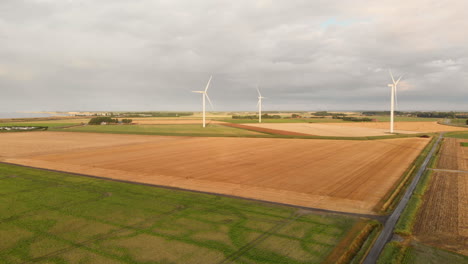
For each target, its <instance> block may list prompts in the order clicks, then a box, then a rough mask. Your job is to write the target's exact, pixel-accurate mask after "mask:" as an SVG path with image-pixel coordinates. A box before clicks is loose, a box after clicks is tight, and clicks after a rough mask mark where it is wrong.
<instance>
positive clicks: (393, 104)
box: [388, 70, 403, 133]
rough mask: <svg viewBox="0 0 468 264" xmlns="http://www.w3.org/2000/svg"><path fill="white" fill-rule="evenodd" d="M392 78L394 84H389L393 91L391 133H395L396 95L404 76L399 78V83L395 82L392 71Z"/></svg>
mask: <svg viewBox="0 0 468 264" xmlns="http://www.w3.org/2000/svg"><path fill="white" fill-rule="evenodd" d="M389 72H390V77H392V82H393V83H392V84H389V85H388V86H389V87H390V89H391V90H392V92H391V99H390V101H391V103H390V104H391V105H390V133H393V131H394V111H395V101H396V100H395V99H396V95H397V84H398V82H400V80H401V77H403V76H400V78H398V80H397V81H395V78H393V74H392V71H390V70H389Z"/></svg>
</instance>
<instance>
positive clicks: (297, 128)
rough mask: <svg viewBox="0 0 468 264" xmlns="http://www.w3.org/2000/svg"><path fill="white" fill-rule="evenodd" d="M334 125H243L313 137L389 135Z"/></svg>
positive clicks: (383, 131)
mask: <svg viewBox="0 0 468 264" xmlns="http://www.w3.org/2000/svg"><path fill="white" fill-rule="evenodd" d="M339 124H346V123H338V124H336V123H334V125H333V126H330V125H328V123H327V124H323V123H262V124H244V125H248V126H253V127H259V128H262V129H275V130H283V131H291V132H295V133H302V134H308V135H314V136H331V137H366V136H384V135H389V133H388V129H387V130H385V129H373V128H363V127H353V126H342V125H339Z"/></svg>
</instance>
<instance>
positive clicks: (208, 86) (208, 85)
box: [205, 76, 213, 93]
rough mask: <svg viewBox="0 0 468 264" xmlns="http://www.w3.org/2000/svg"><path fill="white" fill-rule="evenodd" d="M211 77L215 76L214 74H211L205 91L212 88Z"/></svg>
mask: <svg viewBox="0 0 468 264" xmlns="http://www.w3.org/2000/svg"><path fill="white" fill-rule="evenodd" d="M211 78H213V76H210V79H209V80H208V83H207V84H206V88H205V93H206V91H208V88H210V83H211Z"/></svg>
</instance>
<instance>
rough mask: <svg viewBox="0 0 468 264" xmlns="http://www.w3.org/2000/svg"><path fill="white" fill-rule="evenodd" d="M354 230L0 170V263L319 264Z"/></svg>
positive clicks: (337, 223)
mask: <svg viewBox="0 0 468 264" xmlns="http://www.w3.org/2000/svg"><path fill="white" fill-rule="evenodd" d="M357 222H358V220H357V219H355V218H350V217H344V216H337V215H326V214H312V213H311V212H306V211H303V210H299V209H295V208H291V207H286V206H279V205H271V204H266V203H260V202H255V201H248V200H242V199H234V198H228V197H222V196H216V195H208V194H200V193H194V192H187V191H178V190H171V189H164V188H157V187H152V186H145V185H137V184H130V183H122V182H115V181H109V180H102V179H96V178H90V177H84V176H76V175H70V174H64V173H56V172H49V171H44V170H38V169H30V168H24V167H19V166H13V165H5V164H0V238H1V239H0V263H26V262H27V263H60V264H64V263H83V264H84V263H204V264H205V263H246V264H249V263H320V262H322V261H323V260H324V259H326V258H327V256H328V255H329V254H330V253H331V252H332V251H333V249H334V248H335V246H336V245H337V244H338V243H339V242H340V240H341V239H342V238H343V237H345V236H346V234H347V233H348V231H349V230H350V229H351V227H352V226H353V225H354V224H356V223H357ZM335 253H336V252H335Z"/></svg>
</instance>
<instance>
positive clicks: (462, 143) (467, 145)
mask: <svg viewBox="0 0 468 264" xmlns="http://www.w3.org/2000/svg"><path fill="white" fill-rule="evenodd" d="M460 146H462V147H468V142H461V143H460Z"/></svg>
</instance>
